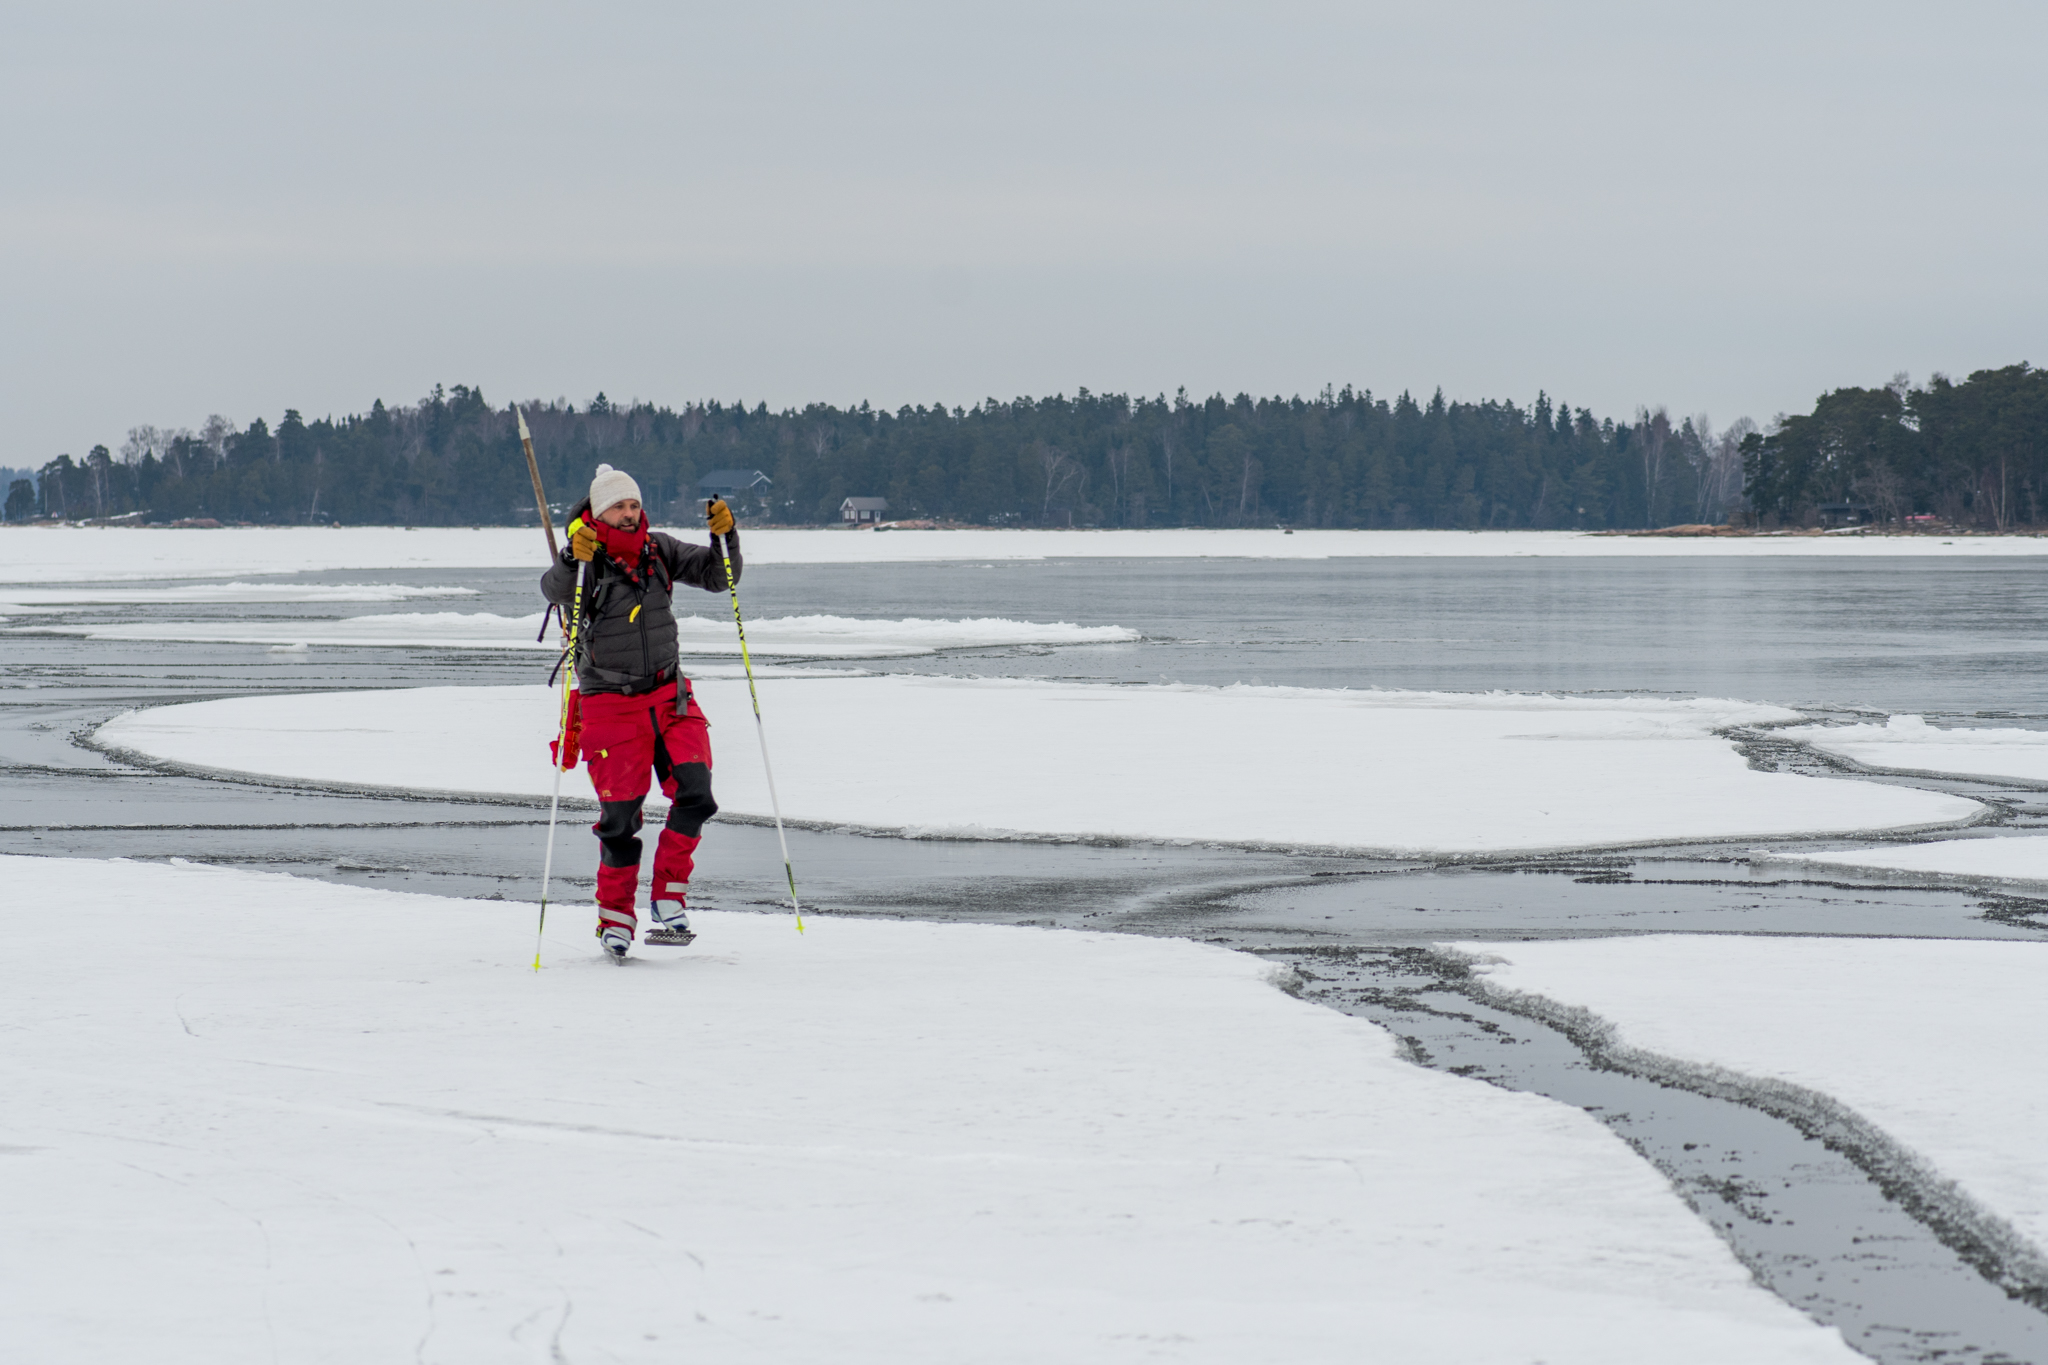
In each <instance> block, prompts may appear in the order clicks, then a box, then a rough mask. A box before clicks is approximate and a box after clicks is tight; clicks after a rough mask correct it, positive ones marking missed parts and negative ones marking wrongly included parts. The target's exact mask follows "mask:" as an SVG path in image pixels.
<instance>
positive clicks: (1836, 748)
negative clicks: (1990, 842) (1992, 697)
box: [1778, 716, 2048, 783]
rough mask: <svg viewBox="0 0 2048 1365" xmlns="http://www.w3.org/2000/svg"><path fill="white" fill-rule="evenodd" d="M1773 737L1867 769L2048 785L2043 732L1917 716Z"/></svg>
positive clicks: (1792, 729)
mask: <svg viewBox="0 0 2048 1365" xmlns="http://www.w3.org/2000/svg"><path fill="white" fill-rule="evenodd" d="M1778 735H1779V736H1780V737H1781V738H1784V739H1796V740H1798V741H1800V742H1801V743H1803V744H1810V745H1812V746H1813V747H1814V748H1816V749H1819V750H1820V751H1821V752H1822V753H1827V754H1834V755H1835V756H1837V757H1839V758H1846V759H1848V760H1850V761H1851V762H1853V763H1860V764H1862V765H1864V766H1865V767H1869V768H1884V769H1889V770H1893V771H1898V772H1913V773H1934V774H1950V775H1956V776H1971V777H2017V778H2020V779H2021V780H2023V781H2027V782H2042V783H2048V731H2042V730H2017V729H2007V728H1988V727H1987V728H1977V729H1970V728H1957V729H1944V728H1942V727H1939V726H1934V725H1929V724H1928V723H1927V721H1926V720H1925V718H1923V717H1921V716H1892V717H1890V718H1889V719H1887V720H1886V721H1885V723H1884V724H1882V725H1875V724H1862V725H1795V726H1788V727H1786V728H1784V729H1782V730H1780V731H1778Z"/></svg>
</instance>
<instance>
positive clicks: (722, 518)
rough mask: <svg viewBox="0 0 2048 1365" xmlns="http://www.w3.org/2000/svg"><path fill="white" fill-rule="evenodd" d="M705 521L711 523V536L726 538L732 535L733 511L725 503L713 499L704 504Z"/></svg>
mask: <svg viewBox="0 0 2048 1365" xmlns="http://www.w3.org/2000/svg"><path fill="white" fill-rule="evenodd" d="M704 516H705V519H706V520H708V521H709V522H710V523H711V534H712V535H714V536H724V535H731V534H732V509H731V508H730V507H727V506H726V505H725V504H724V503H723V502H720V501H718V500H717V499H715V498H714V499H713V500H712V501H710V502H708V503H706V504H704Z"/></svg>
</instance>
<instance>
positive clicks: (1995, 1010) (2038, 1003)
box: [1457, 840, 2048, 1249]
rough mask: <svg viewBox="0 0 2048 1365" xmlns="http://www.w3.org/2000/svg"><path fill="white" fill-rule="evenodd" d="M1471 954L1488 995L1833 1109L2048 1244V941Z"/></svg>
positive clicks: (1482, 950) (1483, 948)
mask: <svg viewBox="0 0 2048 1365" xmlns="http://www.w3.org/2000/svg"><path fill="white" fill-rule="evenodd" d="M2000 842H2017V841H2000ZM2031 842H2040V841H2038V840H2036V841H2031ZM1457 946H1458V948H1459V950H1460V951H1462V952H1466V953H1470V954H1473V955H1475V956H1476V957H1478V959H1479V965H1478V966H1477V967H1476V969H1475V970H1477V971H1478V972H1479V973H1480V974H1481V975H1482V976H1483V979H1484V980H1485V981H1486V982H1488V983H1489V984H1491V985H1494V986H1497V987H1500V988H1504V989H1507V990H1511V991H1520V992H1524V993H1526V994H1531V995H1537V996H1542V997H1544V998H1546V999H1549V1000H1552V1001H1556V1002H1560V1003H1563V1004H1566V1005H1572V1006H1577V1007H1579V1008H1582V1009H1586V1010H1590V1011H1591V1012H1592V1013H1594V1014H1595V1015H1597V1016H1599V1017H1600V1018H1601V1019H1602V1020H1605V1021H1606V1022H1607V1023H1609V1024H1611V1025H1613V1026H1614V1027H1615V1028H1616V1029H1617V1030H1618V1031H1619V1041H1620V1042H1621V1043H1622V1044H1623V1045H1624V1046H1627V1047H1632V1048H1636V1049H1639V1050H1641V1051H1644V1052H1649V1053H1653V1054H1656V1055H1658V1056H1662V1057H1669V1058H1674V1059H1677V1060H1679V1061H1681V1062H1686V1063H1691V1064H1694V1065H1699V1066H1712V1067H1720V1068H1724V1069H1725V1070H1728V1071H1732V1072H1736V1073H1739V1074H1740V1075H1742V1076H1746V1077H1751V1078H1764V1079H1768V1080H1773V1081H1782V1082H1789V1083H1791V1084H1793V1085H1798V1086H1803V1087H1805V1088H1807V1089H1809V1090H1816V1091H1819V1092H1821V1093H1822V1094H1824V1095H1827V1096H1829V1097H1831V1098H1833V1099H1834V1100H1836V1101H1838V1102H1840V1103H1841V1104H1844V1105H1846V1106H1848V1107H1849V1108H1850V1109H1851V1110H1853V1111H1855V1113H1857V1114H1858V1115H1860V1116H1862V1117H1863V1118H1864V1119H1866V1120H1868V1121H1869V1122H1870V1123H1873V1124H1875V1125H1876V1126H1877V1127H1878V1128H1879V1129H1881V1130H1883V1131H1884V1132H1885V1133H1886V1134H1887V1135H1889V1136H1890V1137H1891V1138H1892V1139H1893V1140H1895V1141H1896V1142H1898V1143H1900V1144H1902V1145H1903V1146H1905V1147H1906V1148H1908V1149H1910V1150H1911V1151H1912V1152H1914V1153H1916V1154H1917V1155H1919V1156H1920V1157H1921V1158H1922V1159H1923V1160H1925V1161H1926V1162H1928V1163H1930V1164H1931V1165H1932V1167H1933V1168H1934V1169H1935V1170H1936V1171H1938V1172H1939V1173H1940V1174H1941V1175H1943V1176H1946V1177H1947V1178H1949V1179H1951V1180H1954V1181H1956V1182H1957V1183H1958V1184H1959V1185H1960V1187H1961V1189H1962V1191H1963V1193H1964V1194H1965V1195H1966V1196H1967V1197H1968V1198H1969V1199H1971V1200H1972V1201H1974V1202H1975V1203H1976V1204H1978V1205H1979V1206H1981V1207H1983V1208H1986V1209H1989V1210H1990V1211H1991V1212H1992V1213H1994V1214H1996V1215H1998V1216H2000V1217H2002V1218H2003V1219H2005V1220H2006V1221H2007V1222H2008V1223H2010V1224H2011V1225H2012V1227H2013V1228H2015V1229H2016V1230H2017V1231H2018V1232H2019V1233H2020V1234H2021V1235H2022V1236H2024V1237H2026V1238H2027V1239H2029V1240H2030V1241H2031V1242H2032V1243H2033V1245H2034V1247H2035V1248H2036V1249H2039V1248H2043V1247H2048V1143H2044V1142H2043V1141H2042V1140H2041V1134H2042V1133H2043V1132H2044V1131H2048V1054H2044V1053H2043V1051H2042V1047H2041V1039H2042V1036H2043V1034H2044V1032H2048V991H2044V990H2043V989H2042V985H2043V982H2044V981H2048V944H2044V943H2016V942H2012V941H2009V940H2004V941H2000V940H1964V941H1959V940H1946V939H1879V938H1869V939H1857V938H1824V939H1806V938H1752V937H1742V936H1737V935H1732V934H1731V935H1715V936H1687V935H1667V934H1659V935H1656V936H1653V937H1635V938H1612V939H1596V940H1584V939H1580V940H1573V941H1569V942H1549V943H1509V944H1499V943H1486V944H1459V945H1457Z"/></svg>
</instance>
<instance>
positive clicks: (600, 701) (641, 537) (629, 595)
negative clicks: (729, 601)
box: [540, 464, 740, 958]
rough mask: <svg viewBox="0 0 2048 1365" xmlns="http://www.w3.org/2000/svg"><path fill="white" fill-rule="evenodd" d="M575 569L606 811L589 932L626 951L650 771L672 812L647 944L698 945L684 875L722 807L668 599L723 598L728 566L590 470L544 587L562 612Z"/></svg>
mask: <svg viewBox="0 0 2048 1365" xmlns="http://www.w3.org/2000/svg"><path fill="white" fill-rule="evenodd" d="M710 518H711V533H712V534H713V535H715V536H724V537H725V548H726V552H727V554H728V555H729V556H730V557H731V560H732V576H733V581H734V582H737V581H738V580H739V576H740V541H739V535H738V533H737V532H736V531H735V530H734V529H733V520H732V511H731V509H729V508H728V507H726V505H725V504H724V503H723V502H714V503H712V504H711V509H710ZM579 560H580V561H582V562H583V563H585V564H587V565H588V566H589V568H588V569H587V570H586V572H585V575H584V585H583V605H582V613H583V614H582V622H581V625H580V627H579V629H578V632H577V650H576V655H577V657H576V661H575V667H576V679H577V683H578V686H579V687H580V688H581V690H582V693H583V696H582V702H581V706H582V721H583V733H582V752H583V758H584V760H585V761H586V762H587V763H588V764H589V765H590V784H591V786H593V787H595V788H596V789H597V799H598V801H599V802H601V803H602V805H603V808H604V815H603V818H602V819H600V820H599V821H598V822H597V823H596V824H595V825H593V826H591V830H592V832H593V833H595V834H596V835H597V844H598V867H597V936H598V938H599V939H600V940H601V941H602V942H603V944H604V947H605V951H606V952H608V953H610V954H611V955H612V956H613V957H615V958H618V957H624V956H625V955H626V950H627V949H628V948H630V947H632V946H633V930H634V927H635V919H634V913H633V902H634V896H635V893H636V891H637V890H638V887H639V882H640V839H639V833H640V825H641V815H640V805H641V803H642V802H643V801H645V800H646V799H647V789H648V786H649V780H648V774H649V773H650V772H652V773H653V775H654V778H655V779H656V780H658V781H659V782H660V783H661V791H662V795H664V796H666V797H667V798H668V799H669V808H668V819H667V821H666V822H664V824H663V826H662V830H661V837H660V838H659V839H658V840H657V841H656V843H655V846H654V886H653V891H652V894H650V896H649V897H648V901H649V904H650V908H651V911H652V914H653V917H654V921H655V924H656V926H657V928H656V929H655V930H654V931H652V932H650V933H649V935H648V941H649V942H651V943H672V944H684V943H688V942H689V941H690V940H691V939H692V938H693V937H694V935H693V934H692V933H691V932H690V921H689V916H688V914H687V913H686V911H685V908H684V907H685V901H686V895H687V892H688V890H689V885H690V872H691V870H692V868H693V867H694V865H695V864H694V855H695V853H696V851H697V843H698V840H699V838H700V836H701V835H702V833H703V829H704V822H705V821H706V820H708V819H710V818H711V816H712V815H713V814H714V813H715V812H716V811H717V810H718V803H717V802H716V801H713V800H712V799H711V736H710V732H709V730H708V729H707V728H706V722H705V719H704V713H703V711H701V710H700V709H698V706H697V700H696V698H695V697H693V696H692V695H691V693H690V680H689V679H688V678H685V677H683V676H682V670H681V667H680V665H679V663H678V659H677V653H676V618H675V612H674V610H673V608H672V606H671V602H670V595H671V593H672V591H673V589H674V587H675V586H676V585H677V584H687V585H689V586H690V587H693V588H702V589H704V590H705V591H706V592H724V591H725V590H726V578H725V565H724V563H723V562H722V561H721V559H720V557H719V556H718V555H716V554H714V553H713V552H712V551H711V550H709V549H707V548H705V547H703V546H699V545H685V544H684V543H683V542H682V541H680V540H677V539H676V538H675V537H674V536H671V535H667V534H665V533H663V532H660V531H651V530H649V529H648V525H647V516H646V512H645V510H644V509H643V508H642V507H641V506H640V485H638V484H637V483H635V482H633V478H632V476H631V475H629V474H626V473H623V472H621V471H619V470H616V469H613V468H612V467H611V466H610V465H608V464H601V465H599V466H598V467H597V476H596V477H595V478H593V479H592V480H591V481H590V496H589V498H587V499H586V500H584V501H583V502H581V503H578V504H577V505H576V508H575V510H574V511H572V512H571V513H570V520H569V544H568V547H567V548H566V549H564V550H563V551H562V557H561V559H559V560H558V561H557V562H556V563H555V564H554V566H553V567H551V568H550V569H549V570H548V571H547V573H546V575H545V576H544V577H542V579H541V581H540V590H541V593H542V595H543V596H545V597H546V598H547V600H548V601H550V602H553V603H554V604H555V605H557V606H559V607H561V608H562V609H563V610H565V611H567V610H569V609H570V608H571V605H572V604H573V603H574V601H575V598H576V564H577V561H579Z"/></svg>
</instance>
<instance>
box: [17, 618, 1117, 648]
mask: <svg viewBox="0 0 2048 1365" xmlns="http://www.w3.org/2000/svg"><path fill="white" fill-rule="evenodd" d="M541 625H542V617H541V614H540V613H539V612H535V613H534V614H533V615H531V616H495V615H492V614H491V613H489V612H445V611H444V612H390V613H385V614H381V615H376V616H351V617H344V618H342V619H339V620H303V619H282V620H268V621H263V620H220V621H125V622H84V623H79V624H66V625H47V626H45V625H36V626H16V627H12V628H11V629H13V630H15V631H18V632H22V633H33V634H42V635H73V636H81V637H84V638H86V639H91V640H177V641H185V642H191V643H199V644H243V645H265V644H292V645H305V644H317V645H344V646H346V645H352V646H356V647H359V648H371V647H382V648H406V649H418V648H431V649H531V650H543V651H550V652H551V651H554V650H558V649H559V648H560V647H561V640H560V634H559V632H558V631H556V630H555V629H553V628H552V627H550V628H549V630H548V631H547V633H546V635H545V637H544V638H537V637H541ZM676 625H677V634H678V639H679V645H678V648H679V649H680V651H681V652H682V653H684V654H687V655H691V656H698V655H709V656H719V655H731V656H735V657H737V656H738V654H739V652H740V647H739V637H738V634H737V632H736V631H735V630H734V628H733V623H732V618H731V617H729V616H725V617H720V616H684V617H679V618H678V619H677V622H676ZM1139 638H1140V637H1139V634H1138V632H1137V631H1135V630H1130V629H1128V628H1126V627H1124V626H1080V625H1075V624H1073V623H1072V622H1068V621H1048V622H1039V621H1013V620H1008V619H1005V618H1002V617H976V618H970V619H967V620H959V621H945V620H927V619H924V618H921V617H906V618H904V619H902V620H894V621H890V620H861V619H857V618H854V617H847V616H770V617H764V618H762V619H760V620H755V621H749V622H747V645H748V647H749V648H750V649H751V650H752V651H753V652H755V653H756V654H765V655H773V656H782V657H793V658H853V659H879V658H901V657H906V656H910V655H918V654H936V653H938V652H940V651H941V650H948V649H991V648H1001V647H1003V646H1011V645H1076V644H1085V645H1094V644H1118V643H1126V642H1130V641H1134V640H1137V639H1139Z"/></svg>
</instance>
